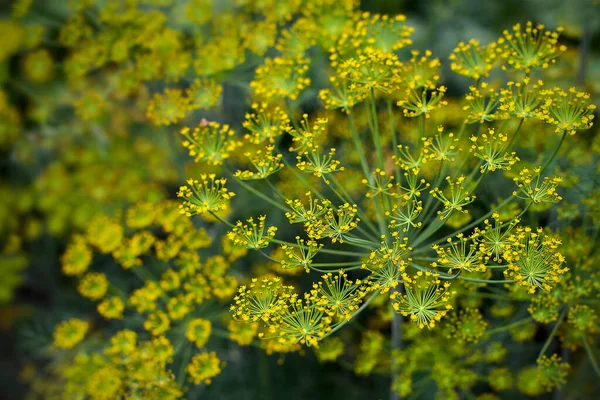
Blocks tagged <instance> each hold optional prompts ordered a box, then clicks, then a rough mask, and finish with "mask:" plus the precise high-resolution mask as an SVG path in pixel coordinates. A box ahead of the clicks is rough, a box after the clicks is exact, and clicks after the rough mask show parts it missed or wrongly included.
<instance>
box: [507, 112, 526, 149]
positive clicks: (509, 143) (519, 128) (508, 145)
mask: <svg viewBox="0 0 600 400" xmlns="http://www.w3.org/2000/svg"><path fill="white" fill-rule="evenodd" d="M523 121H524V119H521V120H520V121H519V125H518V126H517V129H516V130H515V133H513V137H512V138H511V139H510V142H508V144H507V145H506V148H505V150H504V151H509V150H510V149H511V147H512V145H513V144H514V142H515V139H516V138H517V136H518V133H519V131H520V130H521V126H522V125H523Z"/></svg>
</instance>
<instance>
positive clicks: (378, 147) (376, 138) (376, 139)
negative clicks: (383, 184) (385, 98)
mask: <svg viewBox="0 0 600 400" xmlns="http://www.w3.org/2000/svg"><path fill="white" fill-rule="evenodd" d="M370 96H371V98H370V100H371V101H370V103H371V120H372V121H373V144H374V145H375V153H376V154H377V162H378V164H379V168H381V170H382V171H383V170H385V163H384V159H383V145H382V143H381V134H380V133H379V121H378V118H377V106H376V104H375V91H374V89H371V92H370Z"/></svg>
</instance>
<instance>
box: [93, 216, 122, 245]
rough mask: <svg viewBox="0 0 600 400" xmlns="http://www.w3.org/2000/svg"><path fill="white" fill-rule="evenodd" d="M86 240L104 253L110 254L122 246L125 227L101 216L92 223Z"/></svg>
mask: <svg viewBox="0 0 600 400" xmlns="http://www.w3.org/2000/svg"><path fill="white" fill-rule="evenodd" d="M86 239H87V241H88V243H90V244H91V245H92V246H94V247H96V248H97V249H98V250H100V251H101V252H102V253H110V252H112V251H114V250H116V249H117V248H118V247H119V245H120V244H121V241H122V239H123V227H122V226H121V224H119V223H118V222H116V221H115V220H113V219H111V218H108V217H104V216H99V217H96V218H94V219H93V220H91V221H90V223H89V225H88V228H87V231H86Z"/></svg>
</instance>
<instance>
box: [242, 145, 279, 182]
mask: <svg viewBox="0 0 600 400" xmlns="http://www.w3.org/2000/svg"><path fill="white" fill-rule="evenodd" d="M274 149H275V147H274V146H272V145H269V146H267V147H266V149H264V150H257V151H256V152H255V153H254V154H253V153H250V152H246V153H244V155H245V156H246V157H248V158H249V159H250V162H251V163H252V165H253V166H254V169H255V170H256V172H255V171H250V170H238V171H236V173H235V175H234V176H236V177H238V178H240V179H242V180H257V179H266V178H268V177H269V176H270V175H273V174H274V173H276V172H277V171H279V170H280V169H281V168H283V167H284V164H283V162H281V160H282V157H283V156H282V155H281V154H273V151H274Z"/></svg>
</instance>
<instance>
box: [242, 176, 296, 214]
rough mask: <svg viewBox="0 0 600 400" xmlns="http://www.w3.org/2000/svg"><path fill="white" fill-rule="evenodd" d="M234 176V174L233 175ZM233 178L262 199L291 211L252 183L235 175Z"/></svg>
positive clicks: (282, 209) (284, 210)
mask: <svg viewBox="0 0 600 400" xmlns="http://www.w3.org/2000/svg"><path fill="white" fill-rule="evenodd" d="M232 176H233V175H232ZM233 179H235V180H236V182H237V183H239V184H240V185H241V186H242V187H243V188H244V189H246V190H248V191H249V192H252V193H253V194H254V195H256V196H258V197H260V198H261V199H263V200H264V201H266V202H267V203H269V204H271V205H273V206H274V207H277V208H279V209H280V210H281V211H283V212H288V211H290V210H289V209H288V208H287V207H285V206H283V205H281V204H279V203H278V202H276V201H275V200H273V199H272V198H270V197H268V196H266V195H265V194H263V193H262V192H260V191H258V190H256V189H254V188H253V187H252V186H251V185H248V184H247V183H246V182H244V181H243V180H241V179H239V178H236V177H235V176H234V177H233Z"/></svg>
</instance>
